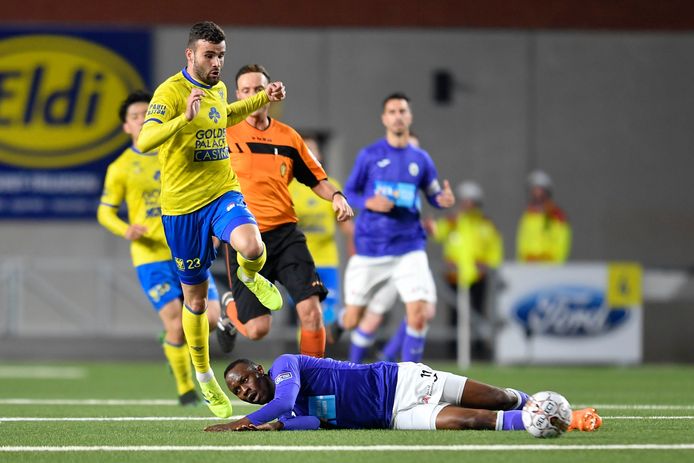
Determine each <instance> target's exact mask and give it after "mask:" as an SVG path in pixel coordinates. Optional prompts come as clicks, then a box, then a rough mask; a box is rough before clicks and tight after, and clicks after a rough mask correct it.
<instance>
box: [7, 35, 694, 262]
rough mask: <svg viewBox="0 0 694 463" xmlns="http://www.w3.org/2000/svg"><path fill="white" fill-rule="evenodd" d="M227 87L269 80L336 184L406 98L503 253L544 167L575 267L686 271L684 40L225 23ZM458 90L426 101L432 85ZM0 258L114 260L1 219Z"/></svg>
mask: <svg viewBox="0 0 694 463" xmlns="http://www.w3.org/2000/svg"><path fill="white" fill-rule="evenodd" d="M226 30H227V33H228V36H229V40H228V55H227V62H226V68H225V74H224V78H225V80H226V82H227V84H228V86H229V87H230V89H232V90H233V82H232V81H233V75H234V74H235V71H236V70H237V69H238V67H239V66H241V65H242V64H245V63H249V62H258V63H262V64H264V65H266V66H267V67H268V68H269V70H270V72H271V73H272V75H273V76H274V77H275V78H277V79H282V80H283V81H284V82H285V83H286V84H287V87H288V91H289V97H288V99H287V101H286V102H285V103H283V104H282V106H281V108H279V110H280V112H281V118H282V119H283V120H284V121H286V122H288V123H290V124H291V125H293V126H295V127H296V128H299V129H319V130H324V131H326V132H329V133H330V134H332V137H331V141H330V144H329V146H328V148H327V155H328V163H327V164H328V167H329V170H330V172H331V174H333V175H334V176H335V177H337V178H339V179H344V178H345V177H346V175H347V174H348V172H349V169H350V167H351V165H352V162H353V159H354V157H355V155H356V152H357V151H358V150H359V148H360V147H362V146H364V145H365V144H367V143H370V142H371V141H373V140H374V139H375V138H377V137H379V136H382V133H383V128H382V126H381V124H380V119H379V115H380V110H381V101H382V99H383V97H384V96H385V95H386V94H388V93H390V92H392V91H394V90H402V91H405V92H406V93H408V94H409V95H410V96H411V97H412V99H413V107H414V117H415V122H414V126H413V127H414V130H415V131H416V132H417V133H418V135H419V136H420V139H421V142H422V144H423V146H424V147H425V148H426V149H427V150H428V151H429V152H430V153H431V155H432V156H433V158H434V159H435V161H436V163H437V165H438V168H439V171H440V173H441V177H443V178H448V179H450V180H451V181H452V182H454V183H457V182H459V181H460V180H462V179H465V178H472V179H476V180H478V181H479V182H480V183H481V184H482V186H483V187H484V189H485V193H486V205H487V210H488V213H489V215H490V216H491V217H492V218H493V219H495V220H496V221H497V223H498V224H499V226H500V229H501V231H502V234H503V235H504V239H505V244H506V250H507V256H508V257H512V256H513V252H514V233H515V226H516V221H517V219H518V217H519V214H520V213H521V210H522V208H523V206H524V201H525V191H524V180H525V176H526V173H527V172H528V171H529V169H531V168H534V167H541V168H543V169H546V170H547V171H548V172H549V173H550V175H551V176H552V177H553V179H554V182H555V184H556V198H557V200H558V202H559V203H560V205H562V206H563V207H564V208H565V209H566V211H567V213H568V215H569V219H570V220H571V222H572V225H573V227H574V243H575V246H574V252H573V253H572V258H573V259H578V260H585V259H591V260H595V259H635V260H638V261H641V262H642V263H644V264H645V265H647V266H669V267H670V266H675V267H676V266H680V267H681V266H690V265H691V264H692V256H694V241H692V240H691V239H690V236H691V234H692V231H694V216H693V215H692V214H691V211H692V210H694V195H690V194H688V188H687V187H688V178H689V175H690V172H693V171H694V158H692V157H691V156H690V149H691V147H692V146H694V131H692V130H691V129H690V121H692V120H694V104H692V103H693V102H694V92H693V91H692V90H691V88H690V83H691V82H692V81H693V80H694V54H692V53H691V50H692V49H694V34H685V33H599V32H522V31H498V32H495V31H476V30H451V29H448V30H444V31H433V30H421V29H417V30H414V29H412V30H402V29H400V30H392V29H391V30H367V29H356V30H355V29H345V30H341V29H328V30H316V29H304V30H301V29H262V28H233V27H226ZM157 31H158V32H157V36H156V45H155V49H156V55H155V60H156V62H155V67H156V69H157V71H156V73H155V78H156V80H158V81H161V80H163V79H165V78H166V77H167V76H169V75H170V74H172V73H174V72H176V71H177V70H179V69H180V68H181V67H182V66H183V64H184V59H183V48H184V43H185V40H186V37H187V35H186V34H187V28H186V27H163V28H159V29H157ZM436 69H446V70H448V71H450V72H451V73H452V74H453V75H454V76H455V78H456V80H457V82H458V83H459V84H460V87H461V89H460V90H459V91H457V92H456V93H455V94H454V97H453V101H452V103H451V104H450V105H447V106H441V105H436V104H435V102H434V101H433V99H432V73H433V72H434V70H436ZM0 227H1V232H0V233H1V234H2V238H1V239H0V255H8V254H20V255H24V254H38V255H43V254H46V253H47V254H49V255H85V256H87V257H91V256H104V255H106V256H109V255H113V256H116V255H122V254H121V252H122V251H123V246H120V245H116V244H113V243H112V241H113V240H110V237H107V235H106V234H105V232H103V231H102V230H100V229H99V227H98V226H96V225H94V224H85V223H75V224H60V225H56V224H55V223H52V222H46V223H28V224H27V223H24V224H14V223H2V224H1V225H0Z"/></svg>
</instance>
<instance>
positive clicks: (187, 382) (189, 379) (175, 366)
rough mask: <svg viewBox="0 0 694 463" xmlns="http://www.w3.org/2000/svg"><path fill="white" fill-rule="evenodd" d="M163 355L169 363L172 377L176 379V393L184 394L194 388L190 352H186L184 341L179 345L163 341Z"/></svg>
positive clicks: (186, 347)
mask: <svg viewBox="0 0 694 463" xmlns="http://www.w3.org/2000/svg"><path fill="white" fill-rule="evenodd" d="M163 347H164V355H166V359H167V360H168V361H169V365H171V371H172V372H173V375H174V379H175V380H176V390H177V391H178V395H182V394H185V393H186V392H188V391H190V390H192V389H195V383H193V371H192V369H191V368H190V354H189V353H188V346H186V344H185V343H183V344H181V345H180V346H176V345H174V344H169V343H168V342H166V341H164V343H163Z"/></svg>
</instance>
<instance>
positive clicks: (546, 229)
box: [516, 202, 571, 264]
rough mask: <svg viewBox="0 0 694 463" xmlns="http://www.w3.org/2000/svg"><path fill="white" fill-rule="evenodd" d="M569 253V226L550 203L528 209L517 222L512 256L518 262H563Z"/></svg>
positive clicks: (557, 208)
mask: <svg viewBox="0 0 694 463" xmlns="http://www.w3.org/2000/svg"><path fill="white" fill-rule="evenodd" d="M570 252H571V225H570V224H569V221H568V219H567V218H566V214H565V213H564V211H563V210H561V209H560V208H559V207H558V206H557V205H556V204H554V203H553V202H549V203H547V204H546V205H544V207H542V208H537V207H528V208H527V209H526V210H525V212H524V213H523V215H522V216H521V219H520V221H519V223H518V231H517V233H516V254H517V257H518V260H519V261H521V262H546V263H556V264H560V263H563V262H566V260H567V259H568V257H569V253H570Z"/></svg>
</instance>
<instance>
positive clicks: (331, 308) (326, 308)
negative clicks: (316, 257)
mask: <svg viewBox="0 0 694 463" xmlns="http://www.w3.org/2000/svg"><path fill="white" fill-rule="evenodd" d="M316 272H317V273H318V276H319V277H320V279H321V281H322V282H323V286H325V288H326V289H327V290H328V295H327V296H326V298H325V300H323V322H324V323H325V324H326V325H329V324H331V323H332V322H334V321H335V320H336V319H337V312H338V311H339V310H340V278H339V275H338V271H337V267H316Z"/></svg>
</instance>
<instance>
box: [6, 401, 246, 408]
mask: <svg viewBox="0 0 694 463" xmlns="http://www.w3.org/2000/svg"><path fill="white" fill-rule="evenodd" d="M231 404H232V405H247V406H251V407H252V406H255V405H253V404H249V403H246V402H242V401H240V400H232V401H231ZM0 405H166V406H171V405H176V406H179V403H178V400H175V399H137V400H135V399H0Z"/></svg>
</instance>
